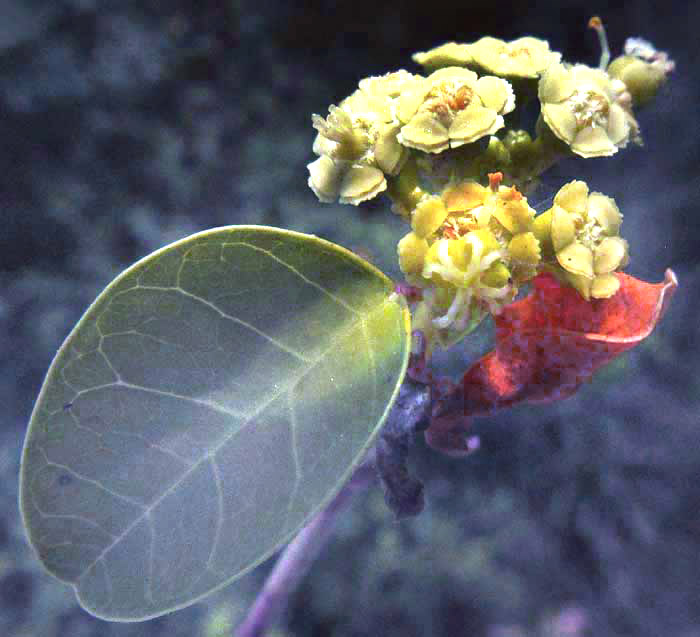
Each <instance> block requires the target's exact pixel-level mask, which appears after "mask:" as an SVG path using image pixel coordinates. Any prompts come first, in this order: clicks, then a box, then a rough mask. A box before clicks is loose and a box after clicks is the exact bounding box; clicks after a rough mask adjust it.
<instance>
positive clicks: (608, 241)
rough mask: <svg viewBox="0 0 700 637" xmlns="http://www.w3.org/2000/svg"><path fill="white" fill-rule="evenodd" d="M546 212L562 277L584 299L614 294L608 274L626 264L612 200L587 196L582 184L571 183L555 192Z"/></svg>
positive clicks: (617, 212)
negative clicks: (551, 203)
mask: <svg viewBox="0 0 700 637" xmlns="http://www.w3.org/2000/svg"><path fill="white" fill-rule="evenodd" d="M548 212H550V213H551V215H550V217H549V218H550V219H551V222H550V223H551V226H550V229H549V230H550V237H551V245H552V249H553V251H554V254H555V256H556V261H557V263H558V265H559V267H560V268H561V269H562V270H563V274H564V276H565V278H566V279H567V280H568V281H569V282H570V283H571V285H572V286H573V287H574V288H576V289H577V290H578V291H579V293H580V294H581V296H583V297H584V298H586V299H588V298H590V297H593V298H608V297H610V296H612V295H613V294H615V292H617V289H618V287H619V281H618V279H617V277H615V276H614V275H613V274H612V273H613V272H614V271H615V270H617V269H618V268H621V267H624V266H625V265H627V262H628V246H627V242H626V241H625V240H624V239H622V238H620V236H619V231H620V224H621V223H622V214H621V213H620V210H619V209H618V207H617V205H616V204H615V200H614V199H612V198H611V197H606V196H605V195H603V194H602V193H599V192H593V193H590V194H589V192H588V186H587V185H586V183H585V182H583V181H572V182H570V183H568V184H566V185H565V186H563V187H562V188H561V189H560V190H559V192H558V193H557V195H556V196H555V197H554V205H553V206H552V208H551V211H548Z"/></svg>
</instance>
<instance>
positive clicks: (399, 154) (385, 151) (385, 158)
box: [374, 124, 406, 175]
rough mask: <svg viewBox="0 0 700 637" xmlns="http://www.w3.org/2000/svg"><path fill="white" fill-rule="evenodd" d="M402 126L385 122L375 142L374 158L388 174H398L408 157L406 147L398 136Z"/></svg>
mask: <svg viewBox="0 0 700 637" xmlns="http://www.w3.org/2000/svg"><path fill="white" fill-rule="evenodd" d="M400 128H401V125H400V124H384V125H383V126H382V127H380V129H379V135H378V137H377V141H376V142H375V144H374V160H375V161H376V162H377V165H378V166H379V168H381V169H382V170H383V171H384V172H385V173H386V174H387V175H395V174H397V173H398V172H399V170H400V168H401V164H402V162H403V160H405V159H406V149H405V148H403V146H401V144H399V141H398V139H397V138H396V137H397V135H398V133H399V130H400Z"/></svg>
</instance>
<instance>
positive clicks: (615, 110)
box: [608, 104, 630, 148]
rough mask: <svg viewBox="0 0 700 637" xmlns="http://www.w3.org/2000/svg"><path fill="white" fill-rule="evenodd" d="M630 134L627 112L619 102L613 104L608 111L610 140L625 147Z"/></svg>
mask: <svg viewBox="0 0 700 637" xmlns="http://www.w3.org/2000/svg"><path fill="white" fill-rule="evenodd" d="M629 135H630V123H629V118H628V116H627V113H625V111H624V109H623V108H622V107H621V106H620V105H619V104H612V105H611V106H610V111H609V113H608V137H609V138H610V141H611V142H612V143H613V144H615V145H616V146H619V147H620V148H623V147H624V146H625V145H626V144H627V140H628V138H629Z"/></svg>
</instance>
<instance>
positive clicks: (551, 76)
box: [537, 64, 576, 104]
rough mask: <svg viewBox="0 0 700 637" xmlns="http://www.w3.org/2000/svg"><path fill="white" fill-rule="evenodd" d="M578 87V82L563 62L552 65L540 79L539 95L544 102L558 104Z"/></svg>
mask: <svg viewBox="0 0 700 637" xmlns="http://www.w3.org/2000/svg"><path fill="white" fill-rule="evenodd" d="M575 88H576V82H575V81H574V79H573V78H572V77H571V74H570V73H569V71H567V70H566V68H565V67H564V66H563V65H562V64H553V65H552V66H550V67H549V68H548V69H547V71H545V73H544V75H543V76H542V78H541V79H540V83H539V86H538V91H537V93H538V96H539V98H540V102H542V103H543V104H545V103H548V104H557V103H559V102H563V101H564V100H565V99H566V98H567V97H569V96H570V95H571V94H572V93H573V92H574V89H575Z"/></svg>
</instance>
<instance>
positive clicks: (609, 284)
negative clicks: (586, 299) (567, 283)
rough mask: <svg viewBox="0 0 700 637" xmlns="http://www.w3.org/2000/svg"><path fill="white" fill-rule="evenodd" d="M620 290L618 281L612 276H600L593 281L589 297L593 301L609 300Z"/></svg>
mask: <svg viewBox="0 0 700 637" xmlns="http://www.w3.org/2000/svg"><path fill="white" fill-rule="evenodd" d="M619 289H620V279H618V278H617V277H616V276H615V275H614V274H601V275H600V276H597V277H596V278H595V279H593V283H592V285H591V296H592V297H593V298H594V299H609V298H610V297H611V296H614V295H615V294H617V291H618V290H619Z"/></svg>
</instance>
